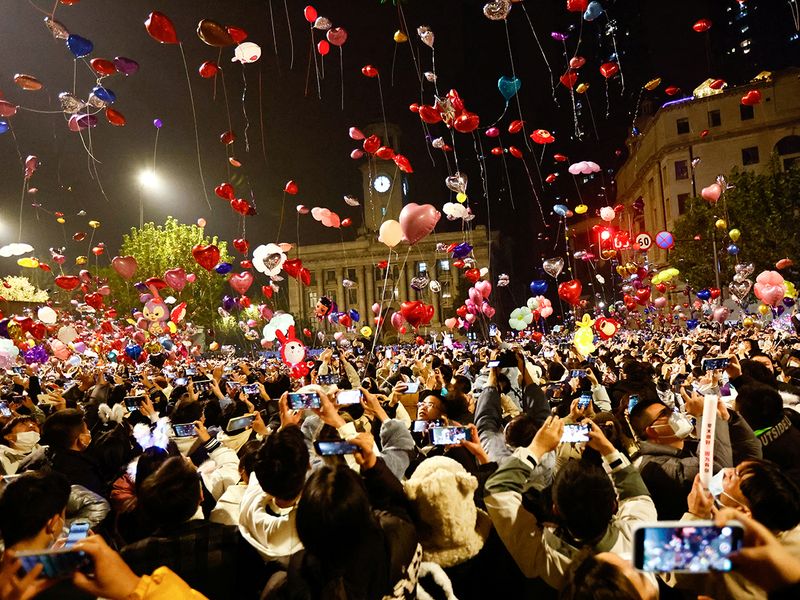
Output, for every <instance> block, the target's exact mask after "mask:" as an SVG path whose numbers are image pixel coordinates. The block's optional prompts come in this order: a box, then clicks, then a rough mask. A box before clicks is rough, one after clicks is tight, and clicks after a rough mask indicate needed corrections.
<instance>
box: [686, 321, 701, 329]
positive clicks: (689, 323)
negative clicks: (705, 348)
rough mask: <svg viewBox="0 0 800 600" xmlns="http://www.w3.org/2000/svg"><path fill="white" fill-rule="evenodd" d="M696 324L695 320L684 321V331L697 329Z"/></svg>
mask: <svg viewBox="0 0 800 600" xmlns="http://www.w3.org/2000/svg"><path fill="white" fill-rule="evenodd" d="M697 324H698V321H697V319H689V320H688V321H686V329H688V330H689V331H691V330H692V329H694V328H695V327H697Z"/></svg>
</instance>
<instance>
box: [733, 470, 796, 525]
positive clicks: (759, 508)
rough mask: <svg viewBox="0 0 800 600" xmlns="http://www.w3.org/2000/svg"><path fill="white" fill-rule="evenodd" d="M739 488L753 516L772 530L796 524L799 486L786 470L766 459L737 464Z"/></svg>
mask: <svg viewBox="0 0 800 600" xmlns="http://www.w3.org/2000/svg"><path fill="white" fill-rule="evenodd" d="M740 471H741V483H740V484H739V488H740V489H741V490H742V494H743V495H744V497H745V498H747V503H748V504H749V505H750V512H752V513H753V518H754V519H755V520H756V521H759V522H760V523H763V524H764V526H765V527H768V528H769V529H772V530H773V531H789V530H791V529H794V528H795V527H797V525H798V524H800V488H798V487H797V484H795V483H794V481H792V479H791V477H790V476H789V475H787V474H786V472H785V471H784V470H783V469H782V467H780V466H779V465H776V464H775V463H773V462H770V461H768V460H748V461H746V462H745V463H744V464H743V465H742V466H741V468H740Z"/></svg>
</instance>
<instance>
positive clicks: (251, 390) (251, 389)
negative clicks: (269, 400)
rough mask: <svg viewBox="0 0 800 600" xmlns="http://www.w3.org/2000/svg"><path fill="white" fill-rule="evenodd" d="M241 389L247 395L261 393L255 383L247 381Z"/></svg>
mask: <svg viewBox="0 0 800 600" xmlns="http://www.w3.org/2000/svg"><path fill="white" fill-rule="evenodd" d="M242 391H243V392H244V393H245V394H247V395H248V396H258V395H259V394H260V393H261V390H260V389H259V388H258V384H257V383H249V384H247V385H243V386H242Z"/></svg>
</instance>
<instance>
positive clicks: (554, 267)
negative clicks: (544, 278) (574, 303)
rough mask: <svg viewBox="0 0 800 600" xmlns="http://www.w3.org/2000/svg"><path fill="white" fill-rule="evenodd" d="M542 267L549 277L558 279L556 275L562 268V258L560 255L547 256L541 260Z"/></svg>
mask: <svg viewBox="0 0 800 600" xmlns="http://www.w3.org/2000/svg"><path fill="white" fill-rule="evenodd" d="M542 268H543V269H544V271H545V273H547V274H548V275H550V277H552V278H553V279H558V276H559V275H561V271H563V270H564V259H563V258H561V257H557V258H548V259H546V260H544V261H543V262H542ZM579 295H580V294H579Z"/></svg>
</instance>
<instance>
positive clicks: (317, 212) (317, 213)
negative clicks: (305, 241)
mask: <svg viewBox="0 0 800 600" xmlns="http://www.w3.org/2000/svg"><path fill="white" fill-rule="evenodd" d="M324 210H326V209H324V208H320V207H319V206H315V207H314V208H312V209H311V216H312V217H314V219H315V220H317V221H322V215H323V214H324V213H323V211H324Z"/></svg>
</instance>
